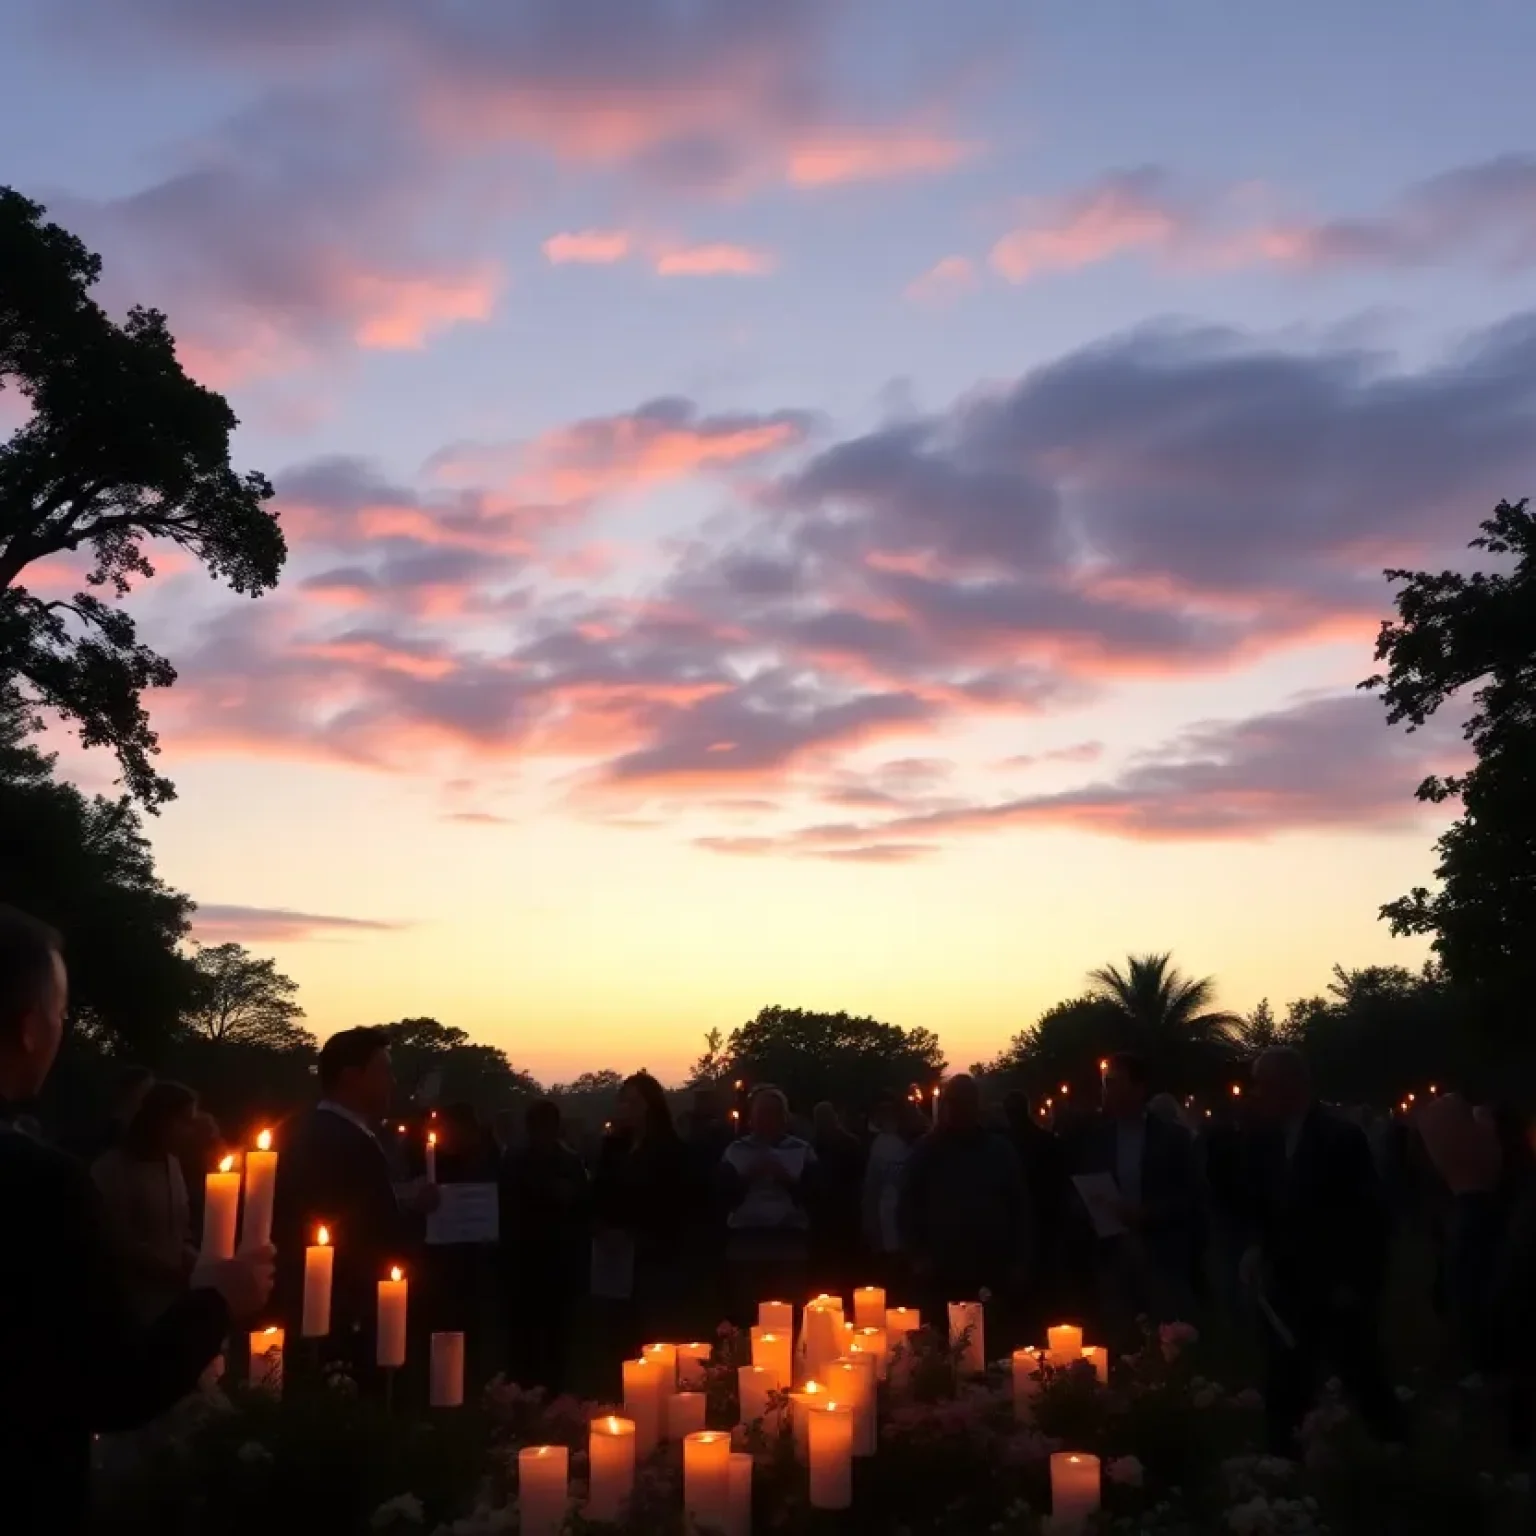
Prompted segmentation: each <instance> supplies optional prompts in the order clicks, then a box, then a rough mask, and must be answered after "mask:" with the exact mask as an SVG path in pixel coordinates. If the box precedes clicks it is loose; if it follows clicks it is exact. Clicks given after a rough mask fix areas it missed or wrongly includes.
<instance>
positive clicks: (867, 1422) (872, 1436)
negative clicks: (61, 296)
mask: <svg viewBox="0 0 1536 1536" xmlns="http://www.w3.org/2000/svg"><path fill="white" fill-rule="evenodd" d="M827 1391H828V1392H829V1393H830V1394H831V1395H832V1396H833V1397H835V1398H836V1399H837V1400H838V1401H839V1402H840V1403H847V1404H849V1405H850V1406H851V1407H852V1409H853V1454H854V1455H855V1456H873V1455H874V1454H875V1451H876V1449H877V1440H878V1437H879V1430H878V1427H877V1423H876V1417H875V1357H874V1356H873V1355H850V1356H848V1357H847V1358H846V1359H843V1360H837V1361H834V1362H833V1365H832V1379H831V1380H830V1381H829V1382H828V1383H827Z"/></svg>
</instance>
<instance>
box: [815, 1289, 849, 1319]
mask: <svg viewBox="0 0 1536 1536" xmlns="http://www.w3.org/2000/svg"><path fill="white" fill-rule="evenodd" d="M811 1305H812V1306H813V1307H830V1308H831V1309H832V1310H833V1311H834V1312H836V1313H837V1315H838V1316H839V1317H841V1316H842V1315H843V1298H842V1297H841V1296H833V1295H831V1294H830V1293H829V1292H827V1291H823V1292H822V1293H821V1295H819V1296H818V1297H816V1299H815V1300H814V1301H813V1302H811Z"/></svg>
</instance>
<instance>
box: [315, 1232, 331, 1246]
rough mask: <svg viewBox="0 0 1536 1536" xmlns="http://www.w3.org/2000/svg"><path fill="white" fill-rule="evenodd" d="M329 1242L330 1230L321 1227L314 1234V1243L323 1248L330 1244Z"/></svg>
mask: <svg viewBox="0 0 1536 1536" xmlns="http://www.w3.org/2000/svg"><path fill="white" fill-rule="evenodd" d="M330 1240H331V1229H330V1228H329V1227H321V1228H320V1230H319V1231H318V1232H316V1233H315V1242H316V1243H317V1244H318V1245H319V1246H320V1247H321V1248H324V1247H325V1246H326V1245H327V1244H328V1243H329V1242H330Z"/></svg>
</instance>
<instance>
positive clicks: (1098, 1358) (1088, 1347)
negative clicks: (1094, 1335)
mask: <svg viewBox="0 0 1536 1536" xmlns="http://www.w3.org/2000/svg"><path fill="white" fill-rule="evenodd" d="M1083 1359H1084V1360H1086V1361H1087V1362H1088V1364H1089V1365H1091V1366H1092V1367H1093V1374H1094V1376H1095V1377H1096V1378H1097V1379H1098V1381H1099V1382H1100V1383H1102V1384H1104V1385H1108V1383H1109V1351H1108V1350H1107V1349H1104V1348H1102V1347H1101V1346H1099V1345H1097V1344H1085V1345H1083Z"/></svg>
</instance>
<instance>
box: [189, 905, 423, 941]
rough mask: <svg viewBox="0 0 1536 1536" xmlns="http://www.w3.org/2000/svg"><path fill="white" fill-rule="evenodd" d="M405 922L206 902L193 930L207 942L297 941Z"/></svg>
mask: <svg viewBox="0 0 1536 1536" xmlns="http://www.w3.org/2000/svg"><path fill="white" fill-rule="evenodd" d="M408 926H409V924H406V923H386V922H380V921H379V920H377V919H375V918H366V917H322V916H320V915H318V914H316V913H314V912H294V911H292V910H290V909H289V908H287V907H241V906H228V905H221V904H220V903H217V902H205V903H203V904H201V905H199V907H198V909H197V911H196V912H195V913H194V914H193V918H192V929H193V932H194V933H196V935H197V937H198V938H199V939H200V940H202V941H203V942H204V943H210V944H223V943H226V942H229V941H231V940H233V941H234V942H236V943H246V942H249V943H253V944H296V943H301V942H303V941H304V940H306V939H316V938H330V937H335V936H342V937H344V936H346V935H348V934H358V933H398V932H399V931H400V930H401V929H402V928H406V927H408Z"/></svg>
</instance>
